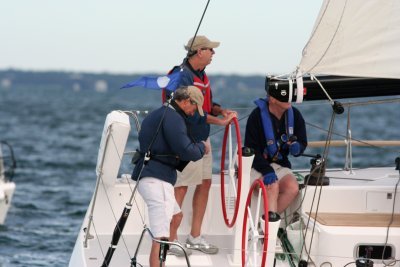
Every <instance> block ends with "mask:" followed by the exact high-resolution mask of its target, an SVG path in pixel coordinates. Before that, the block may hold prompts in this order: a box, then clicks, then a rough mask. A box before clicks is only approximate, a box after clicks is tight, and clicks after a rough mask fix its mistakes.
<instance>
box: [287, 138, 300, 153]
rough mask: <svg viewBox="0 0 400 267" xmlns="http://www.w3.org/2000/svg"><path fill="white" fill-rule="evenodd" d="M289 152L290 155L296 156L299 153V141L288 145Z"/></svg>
mask: <svg viewBox="0 0 400 267" xmlns="http://www.w3.org/2000/svg"><path fill="white" fill-rule="evenodd" d="M289 152H290V154H291V155H292V156H295V157H296V156H298V155H300V143H299V142H296V141H295V142H293V143H291V144H290V145H289Z"/></svg>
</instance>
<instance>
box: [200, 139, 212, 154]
mask: <svg viewBox="0 0 400 267" xmlns="http://www.w3.org/2000/svg"><path fill="white" fill-rule="evenodd" d="M201 142H203V144H204V147H205V149H204V155H205V154H208V153H209V152H210V150H211V147H210V142H206V141H201Z"/></svg>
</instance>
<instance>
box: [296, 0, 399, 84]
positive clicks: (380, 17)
mask: <svg viewBox="0 0 400 267" xmlns="http://www.w3.org/2000/svg"><path fill="white" fill-rule="evenodd" d="M399 13H400V1H397V0H393V1H389V0H385V1H379V0H368V1H365V0H347V1H346V0H335V1H332V0H325V1H324V3H323V5H322V8H321V11H320V14H319V16H318V19H317V20H316V23H315V26H314V30H313V33H312V36H311V37H310V40H309V41H308V43H307V45H306V47H305V48H304V50H303V57H302V59H301V62H300V65H299V69H300V70H301V72H302V73H309V74H314V75H321V74H323V75H340V76H357V77H375V78H394V79H400V67H399V62H400V16H398V14H399Z"/></svg>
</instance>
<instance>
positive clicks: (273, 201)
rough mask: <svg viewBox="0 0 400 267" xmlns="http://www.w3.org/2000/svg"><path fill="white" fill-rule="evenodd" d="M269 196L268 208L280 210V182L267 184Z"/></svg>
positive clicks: (275, 210) (274, 210)
mask: <svg viewBox="0 0 400 267" xmlns="http://www.w3.org/2000/svg"><path fill="white" fill-rule="evenodd" d="M265 189H266V190H267V198H268V209H269V211H273V212H278V199H279V184H278V182H275V183H273V184H270V185H266V186H265Z"/></svg>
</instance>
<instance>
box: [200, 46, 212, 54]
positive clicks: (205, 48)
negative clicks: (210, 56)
mask: <svg viewBox="0 0 400 267" xmlns="http://www.w3.org/2000/svg"><path fill="white" fill-rule="evenodd" d="M201 50H210V51H211V52H212V53H214V48H207V47H204V48H202V49H201Z"/></svg>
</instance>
